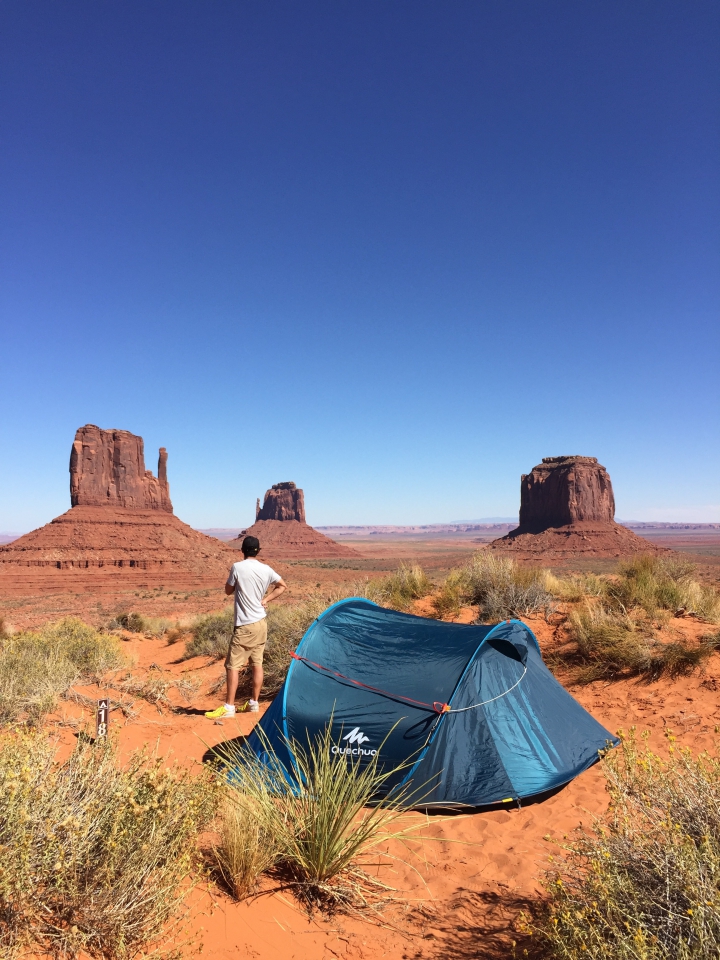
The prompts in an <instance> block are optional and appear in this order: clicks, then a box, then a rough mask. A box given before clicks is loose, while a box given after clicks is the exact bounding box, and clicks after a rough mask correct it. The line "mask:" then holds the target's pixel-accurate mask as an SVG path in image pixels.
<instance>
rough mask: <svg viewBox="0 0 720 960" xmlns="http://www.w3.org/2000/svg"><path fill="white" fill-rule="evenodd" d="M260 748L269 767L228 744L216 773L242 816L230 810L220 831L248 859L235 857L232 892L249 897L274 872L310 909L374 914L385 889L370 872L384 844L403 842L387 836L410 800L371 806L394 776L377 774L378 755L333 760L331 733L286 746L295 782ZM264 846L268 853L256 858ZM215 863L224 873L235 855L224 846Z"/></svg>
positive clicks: (402, 796)
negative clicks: (221, 772)
mask: <svg viewBox="0 0 720 960" xmlns="http://www.w3.org/2000/svg"><path fill="white" fill-rule="evenodd" d="M264 746H265V750H266V753H267V755H268V757H269V758H270V762H269V763H268V764H264V763H261V762H260V761H259V760H258V758H257V757H256V756H255V754H254V753H252V752H251V751H249V750H247V748H245V747H243V746H239V747H238V746H237V745H236V744H235V743H234V742H233V741H231V742H230V743H227V744H224V745H223V748H222V749H223V751H224V752H223V753H221V754H220V758H221V759H220V763H221V769H223V770H227V771H229V775H227V778H226V782H227V784H228V787H227V789H228V791H229V793H230V794H231V796H233V797H234V802H235V804H236V805H237V808H239V809H240V810H241V811H242V812H241V813H240V814H239V816H238V814H237V813H236V811H235V810H234V809H233V808H232V807H231V808H230V814H229V816H230V817H231V821H230V826H229V827H227V828H226V827H223V831H225V830H226V829H227V830H229V831H230V832H231V835H232V837H233V840H232V843H233V849H238V851H242V849H243V848H244V847H246V846H247V848H249V850H250V853H249V855H247V858H245V855H243V854H242V853H241V852H240V853H239V855H238V856H237V857H236V861H239V882H236V881H234V880H231V886H232V887H233V889H241V890H242V889H245V890H251V889H253V888H254V887H255V885H256V884H257V881H258V879H259V875H260V874H261V873H262V872H271V873H273V874H274V875H275V876H277V877H279V878H280V879H281V880H282V881H283V883H284V884H288V885H290V886H291V887H292V888H293V889H294V890H295V892H296V894H297V895H298V897H299V898H300V899H301V900H302V901H303V902H305V903H306V904H307V905H308V906H310V907H312V906H314V905H318V906H321V907H323V908H329V909H331V910H332V909H334V908H337V907H338V906H355V907H359V906H362V907H368V906H369V907H371V908H372V907H373V906H377V905H378V903H379V900H378V896H382V894H383V893H385V892H386V891H387V890H388V888H387V887H386V886H385V885H384V884H382V883H381V882H380V881H379V880H378V879H377V877H376V876H375V875H373V874H370V873H368V871H367V868H368V867H369V866H371V865H372V866H373V867H377V866H378V865H379V864H378V857H380V859H381V860H382V857H381V855H380V851H379V849H378V848H379V847H380V846H381V845H382V844H384V843H386V842H387V841H388V840H389V839H391V838H392V837H401V836H402V835H403V831H399V832H398V831H392V830H391V829H390V828H391V826H392V825H393V823H394V821H396V820H397V818H398V817H399V816H400V815H401V812H402V810H401V805H402V804H403V802H406V800H407V796H406V794H403V793H402V792H397V793H394V794H392V795H391V796H390V797H386V798H385V799H381V800H377V799H376V798H377V795H378V793H379V792H380V791H381V790H382V788H383V785H384V784H385V783H386V781H387V780H388V779H389V778H391V777H393V776H394V775H396V774H397V769H395V770H381V769H380V767H379V765H378V759H377V755H376V756H374V757H371V758H370V760H369V761H368V762H367V763H366V764H364V765H363V761H362V758H360V757H355V758H353V757H351V756H345V755H337V754H333V753H332V746H333V739H332V731H331V726H330V725H328V726H327V727H326V729H325V730H324V731H323V732H321V733H320V734H318V736H317V737H316V739H315V740H313V741H309V742H307V743H305V744H302V743H298V742H296V741H292V742H289V746H290V749H291V750H292V752H293V754H294V756H295V762H296V773H297V781H295V780H293V779H292V778H290V777H289V776H288V775H287V772H286V771H285V770H284V768H283V767H282V763H281V761H280V760H279V759H278V757H277V755H276V754H275V753H274V751H273V749H272V747H271V746H270V744H269V743H268V742H267V741H265V744H264ZM378 753H379V751H378ZM371 800H373V801H374V803H373V806H372V807H369V806H368V804H369V803H370V801H371ZM225 816H226V817H227V816H228V813H227V808H226V813H225ZM235 830H239V831H240V832H241V834H242V837H243V839H242V840H237V838H236V837H235V834H234V831H235ZM223 836H225V832H223ZM263 838H268V840H267V845H266V848H265V851H264V852H263V853H261V852H260V851H258V852H257V853H256V852H254V851H255V850H256V848H257V847H258V846H259V845H260V844H261V843H262V841H263ZM223 845H224V846H223ZM218 857H219V862H220V865H221V869H222V870H223V871H224V872H225V871H227V869H228V867H227V864H228V863H230V861H231V858H232V854H231V852H230V850H229V849H228V845H227V842H226V841H225V840H223V842H222V844H221V847H220V849H219V850H218ZM248 867H249V869H248ZM253 874H254V875H253Z"/></svg>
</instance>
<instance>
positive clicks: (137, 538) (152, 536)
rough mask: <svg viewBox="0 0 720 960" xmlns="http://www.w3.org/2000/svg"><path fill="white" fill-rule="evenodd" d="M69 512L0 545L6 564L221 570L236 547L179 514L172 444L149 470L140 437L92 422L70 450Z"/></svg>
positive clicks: (1, 559)
mask: <svg viewBox="0 0 720 960" xmlns="http://www.w3.org/2000/svg"><path fill="white" fill-rule="evenodd" d="M70 501H71V503H72V507H71V509H70V510H68V511H67V513H64V514H62V516H60V517H56V518H55V519H54V520H53V521H52V522H51V523H48V524H46V525H45V526H44V527H40V529H38V530H33V531H32V532H31V533H27V534H25V536H23V537H19V538H18V539H17V540H14V541H13V542H12V543H10V544H8V545H7V546H0V568H4V569H6V570H7V569H8V568H9V567H54V568H56V569H60V570H64V569H68V568H74V569H88V568H99V567H106V568H108V567H109V568H113V567H135V568H139V569H141V570H153V569H155V570H177V571H182V572H191V573H193V574H194V575H197V576H217V577H222V576H225V575H226V574H227V571H228V569H229V567H230V565H231V564H232V563H233V562H234V561H235V560H236V559H237V555H236V553H235V552H234V551H233V550H231V549H230V548H229V547H227V546H226V545H225V544H223V543H221V542H220V541H219V540H216V539H215V538H214V537H207V536H205V534H202V533H199V532H198V531H197V530H193V529H192V527H189V526H188V525H187V524H186V523H183V522H182V521H181V520H179V519H178V518H177V517H176V516H174V514H173V508H172V503H171V502H170V488H169V486H168V481H167V451H166V450H165V448H164V447H161V448H160V457H159V461H158V476H157V477H154V476H153V474H152V473H151V472H150V471H149V470H146V469H145V458H144V453H143V441H142V437H138V436H135V435H134V434H132V433H129V432H128V431H127V430H101V429H100V428H99V427H96V426H93V425H92V424H87V425H86V426H84V427H81V428H80V429H79V430H78V431H77V433H76V434H75V440H74V442H73V445H72V450H71V453H70Z"/></svg>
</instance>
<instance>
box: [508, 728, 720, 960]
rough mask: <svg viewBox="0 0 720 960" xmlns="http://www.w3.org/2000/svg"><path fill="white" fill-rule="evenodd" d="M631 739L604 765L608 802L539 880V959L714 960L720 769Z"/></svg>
mask: <svg viewBox="0 0 720 960" xmlns="http://www.w3.org/2000/svg"><path fill="white" fill-rule="evenodd" d="M669 739H670V741H671V744H670V749H669V752H668V754H667V756H666V757H663V758H661V757H660V756H658V755H657V754H656V753H654V752H652V751H650V750H649V749H647V747H646V746H645V745H639V744H638V743H637V740H636V738H635V736H634V734H633V733H631V734H630V736H628V737H627V738H626V739H625V740H624V742H623V744H622V746H621V748H619V749H618V750H616V751H613V752H611V753H610V754H609V755H608V756H607V757H606V758H605V759H604V761H603V767H604V771H605V776H606V778H607V786H608V790H609V792H610V798H611V804H610V808H609V811H608V814H607V815H606V817H604V818H603V819H602V820H600V821H598V822H597V823H596V824H595V827H594V829H593V830H592V831H589V832H580V833H579V834H578V835H577V836H576V838H575V839H573V840H571V841H570V842H569V843H567V844H566V845H565V847H564V855H563V856H562V857H561V858H560V860H559V862H558V864H557V865H556V867H555V869H553V870H552V871H551V872H550V873H548V875H547V876H546V880H545V883H546V888H547V891H548V899H547V901H546V902H545V903H544V904H543V905H542V906H541V907H540V909H539V910H538V913H537V916H536V917H535V918H534V920H533V921H531V922H529V923H528V925H527V929H526V930H525V931H524V932H530V933H532V935H533V938H534V940H535V941H536V943H537V951H536V955H537V956H538V957H543V958H548V960H560V958H562V960H586V958H587V960H710V958H715V957H718V956H720V761H718V759H717V757H713V756H709V755H708V754H701V755H700V756H699V757H697V758H694V757H693V756H692V755H691V754H690V752H689V751H687V750H679V749H676V748H675V747H674V745H673V744H672V741H673V738H672V735H669Z"/></svg>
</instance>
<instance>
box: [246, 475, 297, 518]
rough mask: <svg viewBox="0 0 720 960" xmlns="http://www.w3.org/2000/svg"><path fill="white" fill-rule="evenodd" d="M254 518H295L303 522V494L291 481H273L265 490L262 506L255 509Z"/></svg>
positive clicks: (258, 503) (258, 505) (258, 504)
mask: <svg viewBox="0 0 720 960" xmlns="http://www.w3.org/2000/svg"><path fill="white" fill-rule="evenodd" d="M255 519H256V520H297V521H298V522H299V523H305V495H304V494H303V492H302V490H299V489H298V488H297V487H296V486H295V484H294V483H293V482H292V481H288V482H286V483H274V484H273V485H272V486H271V487H270V489H269V490H267V491H266V492H265V500H264V501H263V505H262V507H261V506H260V501H259V500H258V502H257V507H256V509H255Z"/></svg>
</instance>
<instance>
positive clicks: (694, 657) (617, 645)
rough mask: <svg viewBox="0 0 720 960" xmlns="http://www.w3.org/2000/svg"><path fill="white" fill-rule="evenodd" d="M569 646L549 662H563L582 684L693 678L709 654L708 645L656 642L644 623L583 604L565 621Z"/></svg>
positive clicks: (616, 612)
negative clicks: (664, 676) (637, 678)
mask: <svg viewBox="0 0 720 960" xmlns="http://www.w3.org/2000/svg"><path fill="white" fill-rule="evenodd" d="M567 627H568V635H569V639H570V641H571V643H572V644H573V646H572V647H571V648H570V649H569V650H564V651H561V652H558V653H556V654H555V655H554V656H553V657H552V658H551V663H552V664H553V665H554V666H557V665H558V663H560V662H564V663H565V664H567V665H570V666H571V667H573V668H574V670H575V679H576V680H577V681H579V682H581V683H591V682H592V681H594V680H601V679H607V680H613V679H618V678H620V677H632V676H645V677H647V678H650V679H653V678H657V677H659V676H661V675H662V674H668V675H670V676H679V675H681V674H687V673H691V672H692V671H693V670H695V669H696V668H697V667H699V666H702V664H703V663H705V661H706V660H707V659H708V657H709V656H710V655H711V653H712V652H713V649H714V648H713V647H712V645H711V644H710V643H704V642H701V643H699V644H694V645H691V644H688V643H686V642H684V641H674V642H669V643H668V642H663V641H661V640H659V639H658V638H657V636H656V634H655V631H654V630H653V629H652V624H651V623H650V622H649V621H648V620H647V619H637V618H633V617H631V616H629V615H628V614H627V613H621V612H618V611H616V610H608V609H607V608H606V607H605V606H603V605H602V604H592V605H588V604H586V605H585V606H584V607H582V608H580V609H578V610H574V611H573V612H572V613H571V614H570V616H569V617H568V621H567Z"/></svg>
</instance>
